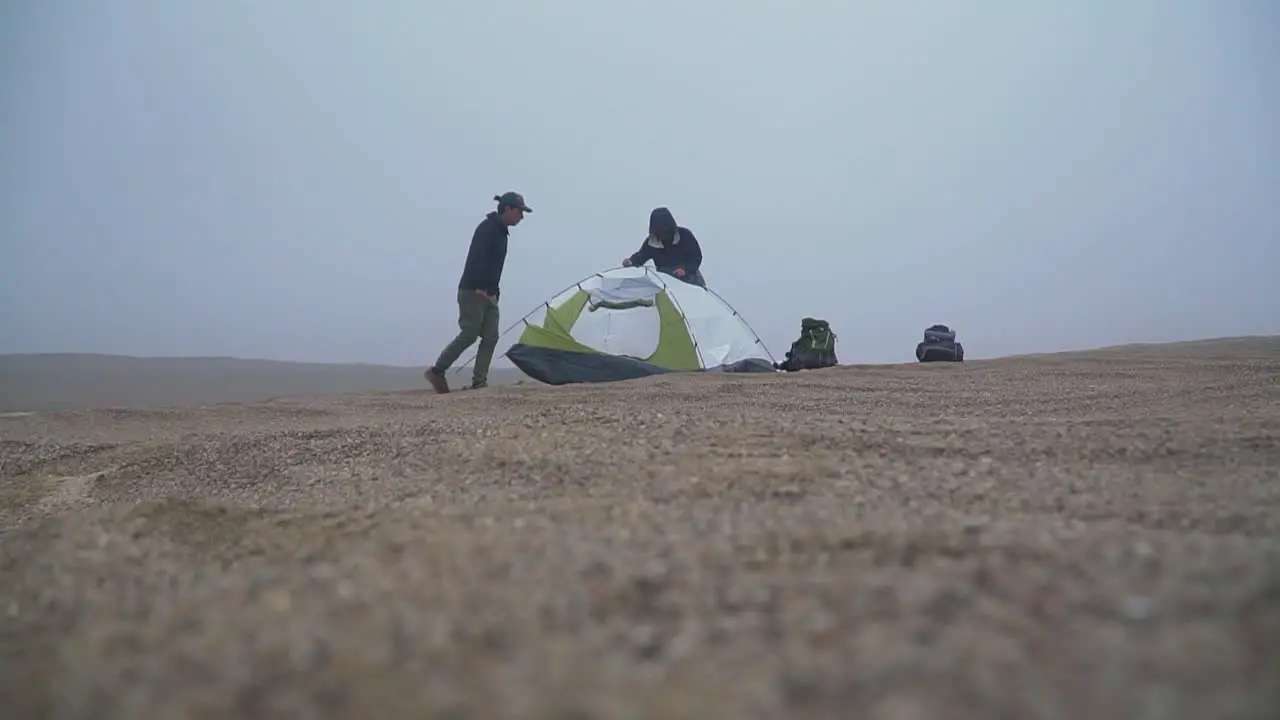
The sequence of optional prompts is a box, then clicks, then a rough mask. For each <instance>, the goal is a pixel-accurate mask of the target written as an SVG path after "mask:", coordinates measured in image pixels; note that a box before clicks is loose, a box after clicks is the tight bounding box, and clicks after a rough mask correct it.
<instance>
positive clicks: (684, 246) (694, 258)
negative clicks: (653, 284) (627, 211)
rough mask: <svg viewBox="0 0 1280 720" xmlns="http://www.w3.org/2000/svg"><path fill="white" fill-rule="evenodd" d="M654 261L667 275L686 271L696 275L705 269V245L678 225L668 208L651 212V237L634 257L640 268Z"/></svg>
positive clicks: (632, 258)
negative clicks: (701, 269)
mask: <svg viewBox="0 0 1280 720" xmlns="http://www.w3.org/2000/svg"><path fill="white" fill-rule="evenodd" d="M650 260H652V261H653V266H654V267H656V268H657V269H658V270H660V271H662V272H666V273H669V272H671V271H673V270H675V269H676V268H684V271H685V272H686V273H688V274H689V275H694V274H695V273H697V272H698V269H699V268H701V267H702V246H700V245H699V244H698V238H696V237H694V235H693V231H692V230H690V229H689V228H686V227H680V226H679V225H677V224H676V219H675V217H674V216H672V214H671V211H670V210H668V209H666V208H664V207H660V208H656V209H655V210H654V211H653V212H651V213H649V237H647V238H645V241H644V244H643V245H641V246H640V249H639V250H637V251H636V252H635V253H634V254H632V255H631V264H632V265H634V266H636V267H640V266H641V265H644V264H645V263H646V262H648V261H650Z"/></svg>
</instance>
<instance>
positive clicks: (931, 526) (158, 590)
mask: <svg viewBox="0 0 1280 720" xmlns="http://www.w3.org/2000/svg"><path fill="white" fill-rule="evenodd" d="M1278 377H1280V340H1276V339H1263V340H1250V341H1239V342H1234V343H1222V344H1199V345H1188V346H1170V347H1166V348H1136V349H1130V350H1111V351H1107V352H1102V353H1097V354H1092V355H1091V354H1077V355H1070V356H1066V355H1064V356H1043V357H1037V358H1024V359H1006V360H998V361H990V362H973V363H966V364H965V365H964V366H893V367H889V366H881V367H847V368H837V369H832V370H829V371H823V372H816V373H803V374H797V375H792V376H780V377H736V378H735V377H724V376H720V377H716V376H702V377H694V376H686V377H679V378H652V379H648V380H643V381H635V382H629V383H623V384H618V385H611V386H595V387H577V388H545V387H527V386H521V387H507V388H495V389H490V390H486V391H479V392H472V393H456V394H453V395H449V396H434V395H430V394H427V393H422V392H400V393H383V394H369V395H360V396H350V397H328V398H323V399H312V400H278V401H273V402H263V403H257V404H233V405H224V406H217V407H211V408H210V407H207V408H199V409H185V410H155V409H152V410H145V409H137V410H112V411H97V412H81V413H67V414H57V415H46V414H36V415H27V416H11V417H5V418H0V438H2V442H0V476H2V477H3V482H2V484H0V499H2V502H0V698H4V701H3V702H4V703H5V705H6V707H7V712H6V716H7V717H14V718H24V719H25V718H42V717H53V718H90V717H92V718H130V719H133V718H170V717H193V718H230V717H241V718H243V717H273V718H302V717H343V718H360V719H363V718H502V717H524V718H565V719H568V718H576V719H585V718H641V717H649V718H652V717H683V718H713V717H744V718H755V717H760V718H764V717H790V718H817V717H866V718H895V719H896V718H946V719H947V720H962V719H964V718H1062V719H1063V720H1075V719H1076V718H1090V719H1094V720H1096V719H1103V718H1126V719H1136V718H1195V719H1196V720H1207V719H1210V718H1213V719H1218V718H1242V719H1243V718H1258V719H1259V720H1261V719H1262V718H1275V717H1280V682H1278V679H1280V381H1278V380H1277V378H1278Z"/></svg>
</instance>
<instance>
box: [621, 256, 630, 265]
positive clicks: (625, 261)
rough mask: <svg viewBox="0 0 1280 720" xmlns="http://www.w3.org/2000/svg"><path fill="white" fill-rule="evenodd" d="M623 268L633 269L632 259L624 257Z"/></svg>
mask: <svg viewBox="0 0 1280 720" xmlns="http://www.w3.org/2000/svg"><path fill="white" fill-rule="evenodd" d="M622 267H631V258H630V257H624V258H622Z"/></svg>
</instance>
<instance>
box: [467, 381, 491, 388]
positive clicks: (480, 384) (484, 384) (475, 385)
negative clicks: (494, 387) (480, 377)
mask: <svg viewBox="0 0 1280 720" xmlns="http://www.w3.org/2000/svg"><path fill="white" fill-rule="evenodd" d="M487 387H489V383H487V382H473V383H471V384H470V385H468V386H466V387H464V388H463V390H483V389H485V388H487Z"/></svg>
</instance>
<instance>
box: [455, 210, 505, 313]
mask: <svg viewBox="0 0 1280 720" xmlns="http://www.w3.org/2000/svg"><path fill="white" fill-rule="evenodd" d="M509 234H510V228H508V227H507V226H506V225H504V224H502V221H501V220H499V219H498V213H496V212H491V213H489V214H488V215H486V216H485V217H484V220H481V221H480V224H479V225H477V226H476V231H475V232H474V233H473V234H472V235H471V249H470V250H468V251H467V263H466V265H464V266H463V267H462V279H461V280H459V281H458V289H459V290H483V291H485V292H487V293H489V294H490V295H497V294H498V284H499V282H500V281H501V280H502V266H503V265H505V264H506V262H507V238H508V235H509Z"/></svg>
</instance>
